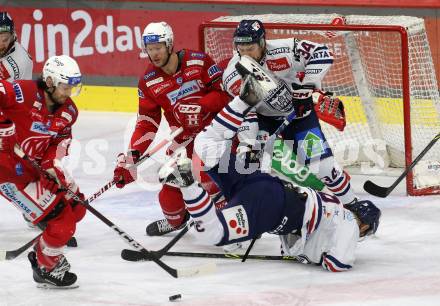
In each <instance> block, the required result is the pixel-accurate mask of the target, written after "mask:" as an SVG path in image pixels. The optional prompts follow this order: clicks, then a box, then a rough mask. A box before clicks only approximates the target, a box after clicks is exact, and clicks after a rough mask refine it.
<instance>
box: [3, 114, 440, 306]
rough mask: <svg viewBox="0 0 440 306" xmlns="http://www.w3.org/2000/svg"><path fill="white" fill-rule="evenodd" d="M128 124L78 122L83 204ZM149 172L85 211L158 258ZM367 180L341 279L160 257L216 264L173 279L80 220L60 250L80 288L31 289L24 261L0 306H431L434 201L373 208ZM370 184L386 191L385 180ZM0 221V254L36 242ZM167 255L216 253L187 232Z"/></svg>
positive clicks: (439, 233) (94, 117)
mask: <svg viewBox="0 0 440 306" xmlns="http://www.w3.org/2000/svg"><path fill="white" fill-rule="evenodd" d="M133 120H134V115H133V114H118V113H108V114H103V113H93V112H82V113H81V114H80V117H79V122H78V123H77V126H76V129H75V130H74V134H75V138H76V139H77V140H78V142H76V143H75V144H74V145H73V147H72V157H71V158H70V160H69V162H68V163H67V166H68V168H69V169H71V170H72V172H73V176H74V177H75V179H76V181H77V183H78V184H79V186H80V187H81V189H82V191H83V192H84V193H85V194H86V196H87V195H90V194H92V193H93V192H95V191H97V190H98V189H99V188H100V187H102V186H103V185H104V184H106V183H107V182H108V181H109V180H110V179H111V177H112V172H113V168H114V160H115V157H116V155H117V153H118V152H122V151H124V150H125V148H126V146H127V141H128V137H129V135H130V133H131V127H132V125H133ZM164 129H166V128H164ZM124 135H125V140H124ZM124 141H125V143H124ZM156 164H157V163H156V162H151V163H150V164H149V165H147V166H145V167H144V170H142V176H143V179H144V183H143V184H141V185H139V184H132V185H130V186H128V187H126V188H124V189H122V190H119V189H116V188H113V189H111V190H109V191H108V192H106V193H104V194H103V195H102V196H101V197H100V198H99V199H97V200H96V201H95V202H93V203H92V204H93V206H94V207H95V208H96V209H97V210H98V211H100V212H101V213H102V214H104V215H105V216H106V217H107V218H109V219H110V220H112V221H113V222H114V223H116V224H117V225H118V226H119V227H121V228H122V229H123V230H125V231H126V232H127V233H129V234H130V235H131V236H133V237H134V238H135V239H136V240H137V241H139V242H140V243H142V244H143V245H144V246H145V247H146V248H147V249H151V250H157V249H160V248H161V247H162V246H163V245H165V244H166V243H167V242H168V241H169V239H170V237H171V236H172V235H169V236H167V237H160V238H152V237H147V236H146V235H145V226H146V225H147V224H148V223H149V222H151V221H154V220H156V219H158V218H161V217H162V214H161V210H160V208H159V205H158V202H157V191H158V186H157V184H156V176H155V172H156V168H157V166H155V165H156ZM366 179H367V177H362V176H355V177H354V178H353V183H354V186H355V188H356V190H357V191H358V193H359V194H360V195H361V197H364V198H370V199H372V200H374V202H375V203H377V205H378V206H379V207H380V208H381V209H382V211H383V216H382V219H381V225H380V228H379V231H378V232H377V235H376V237H373V238H372V239H370V240H367V241H364V242H362V243H360V245H359V248H358V249H357V260H356V264H355V266H354V268H353V269H352V270H351V271H349V272H344V273H330V272H326V271H324V270H322V269H321V268H320V267H313V266H307V265H302V264H298V263H293V262H269V261H256V260H248V261H247V262H245V263H241V262H239V261H236V260H228V259H224V260H221V259H218V260H215V259H200V258H191V259H190V258H179V257H164V258H163V259H164V261H165V262H166V263H167V264H169V265H171V266H173V267H187V266H191V265H198V264H202V263H207V262H212V261H215V262H216V263H217V265H218V271H217V273H215V274H213V275H209V276H201V277H195V278H182V279H174V278H172V277H170V276H169V275H168V274H167V273H165V272H164V271H163V270H162V269H161V268H160V267H158V266H157V265H156V264H154V263H152V262H139V263H136V262H126V261H124V260H122V259H121V257H120V251H121V250H122V249H123V248H126V247H128V246H127V245H126V244H125V243H124V241H123V240H122V239H121V238H119V237H118V235H116V234H115V233H114V232H113V230H111V229H110V228H108V227H107V226H106V225H105V224H104V223H102V222H101V221H100V220H98V219H97V218H96V217H94V216H93V215H92V214H90V213H88V214H87V216H86V217H85V219H84V220H83V221H82V222H81V223H80V224H79V225H78V228H77V232H76V235H75V236H76V237H77V239H78V243H79V247H78V248H68V249H66V256H67V258H68V260H69V261H70V263H71V265H72V271H73V272H75V273H77V275H78V283H79V285H80V287H79V288H78V289H73V290H42V289H38V288H36V287H35V284H34V282H33V280H32V271H31V268H30V264H29V262H28V260H27V258H26V256H25V255H24V254H23V255H22V256H20V257H19V258H17V259H15V260H11V261H3V262H0V306H4V305H14V306H15V305H63V306H66V305H166V304H169V303H170V302H168V297H169V296H170V295H174V294H177V293H180V294H182V299H181V300H180V301H178V302H176V303H178V304H179V305H228V306H232V305H347V306H348V305H368V306H372V305H387V306H391V305H399V306H406V305H440V197H439V196H431V197H406V196H405V195H404V191H403V184H402V185H401V186H399V189H398V190H397V191H396V192H393V193H392V196H389V197H388V198H386V199H373V198H371V197H369V196H367V195H366V194H365V193H364V192H363V190H362V188H361V186H362V183H363V182H364V181H365V180H366ZM372 179H373V180H374V181H375V182H377V183H380V184H384V185H385V186H386V185H389V184H390V183H391V182H392V180H393V179H394V178H382V177H373V178H372ZM0 216H1V217H0V250H11V249H15V248H18V247H19V246H21V245H23V244H24V243H25V242H27V241H28V240H30V239H31V238H32V237H34V236H36V235H37V233H38V232H36V231H33V230H30V229H28V228H27V226H26V225H25V223H24V222H23V220H22V218H21V215H20V214H19V213H18V212H17V210H16V209H15V208H14V207H13V206H12V205H10V204H9V203H8V202H6V201H5V200H3V199H0ZM172 250H175V251H205V252H219V251H221V249H219V248H215V247H203V246H201V245H199V244H198V243H197V241H196V239H195V236H194V235H193V234H192V233H191V232H190V233H188V234H187V235H186V236H185V237H184V238H183V239H182V240H181V241H180V242H179V243H178V244H177V245H176V246H175V247H174V248H173V249H172ZM278 250H279V243H278V238H277V237H276V236H271V235H265V236H263V238H262V239H260V240H258V241H257V243H256V244H255V247H254V249H253V250H252V253H253V254H270V255H278Z"/></svg>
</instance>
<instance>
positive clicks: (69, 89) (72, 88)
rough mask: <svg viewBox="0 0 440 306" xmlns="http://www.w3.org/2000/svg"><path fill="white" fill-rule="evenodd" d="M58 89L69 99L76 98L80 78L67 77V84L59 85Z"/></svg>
mask: <svg viewBox="0 0 440 306" xmlns="http://www.w3.org/2000/svg"><path fill="white" fill-rule="evenodd" d="M59 87H60V89H61V90H62V91H63V92H64V93H66V94H67V95H68V96H69V97H76V96H78V95H79V94H80V92H81V88H82V78H81V77H80V76H78V77H69V78H67V84H66V83H60V84H59Z"/></svg>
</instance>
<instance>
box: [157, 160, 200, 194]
mask: <svg viewBox="0 0 440 306" xmlns="http://www.w3.org/2000/svg"><path fill="white" fill-rule="evenodd" d="M159 181H160V182H161V183H162V184H165V183H166V184H169V185H171V186H176V187H188V186H190V185H192V184H193V183H194V177H193V174H192V171H191V159H189V158H187V157H177V158H171V159H170V160H169V161H168V162H167V163H165V164H164V165H163V166H162V168H161V169H160V170H159Z"/></svg>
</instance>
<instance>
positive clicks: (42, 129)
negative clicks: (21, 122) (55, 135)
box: [31, 122, 49, 135]
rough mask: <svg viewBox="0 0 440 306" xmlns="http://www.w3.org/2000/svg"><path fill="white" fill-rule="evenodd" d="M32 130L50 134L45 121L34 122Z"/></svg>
mask: <svg viewBox="0 0 440 306" xmlns="http://www.w3.org/2000/svg"><path fill="white" fill-rule="evenodd" d="M31 131H32V132H35V133H38V134H44V135H49V131H48V129H47V126H46V125H45V124H44V123H43V122H32V125H31Z"/></svg>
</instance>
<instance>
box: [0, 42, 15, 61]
mask: <svg viewBox="0 0 440 306" xmlns="http://www.w3.org/2000/svg"><path fill="white" fill-rule="evenodd" d="M13 44H14V40H12V41H11V42H10V43H9V45H7V46H6V47H4V48H2V49H0V58H2V57H3V56H5V55H6V54H7V53H8V52H9V50H11V48H12V45H13Z"/></svg>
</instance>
